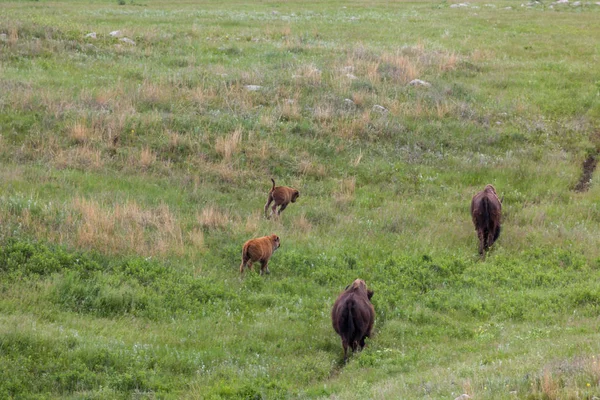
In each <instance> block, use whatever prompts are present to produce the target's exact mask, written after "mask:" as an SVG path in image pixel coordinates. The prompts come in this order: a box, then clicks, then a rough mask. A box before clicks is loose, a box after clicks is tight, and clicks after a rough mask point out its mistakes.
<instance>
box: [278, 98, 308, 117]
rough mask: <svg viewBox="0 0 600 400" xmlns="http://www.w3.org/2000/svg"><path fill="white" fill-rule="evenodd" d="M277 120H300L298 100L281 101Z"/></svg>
mask: <svg viewBox="0 0 600 400" xmlns="http://www.w3.org/2000/svg"><path fill="white" fill-rule="evenodd" d="M279 109H280V112H279V119H280V120H282V121H299V120H300V119H301V118H302V115H301V114H300V106H299V105H298V98H293V99H283V101H281V102H280V105H279Z"/></svg>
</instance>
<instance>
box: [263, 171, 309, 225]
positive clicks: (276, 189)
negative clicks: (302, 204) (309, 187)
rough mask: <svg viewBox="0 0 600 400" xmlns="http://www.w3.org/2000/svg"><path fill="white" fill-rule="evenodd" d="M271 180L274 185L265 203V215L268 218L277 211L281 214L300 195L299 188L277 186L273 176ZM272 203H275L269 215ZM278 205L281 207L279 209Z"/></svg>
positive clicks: (277, 213)
mask: <svg viewBox="0 0 600 400" xmlns="http://www.w3.org/2000/svg"><path fill="white" fill-rule="evenodd" d="M271 182H273V187H272V188H271V190H270V191H269V196H268V197H267V203H266V204H265V217H267V218H269V217H270V216H271V215H273V213H276V215H278V216H279V215H281V213H282V211H283V210H285V208H286V207H287V206H288V204H290V203H295V202H296V200H298V197H300V192H299V191H298V190H297V189H294V188H292V187H288V186H275V179H273V178H271ZM271 203H273V207H272V208H271V214H270V215H267V212H268V210H269V206H270V205H271ZM277 207H279V210H277Z"/></svg>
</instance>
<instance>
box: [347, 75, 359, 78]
mask: <svg viewBox="0 0 600 400" xmlns="http://www.w3.org/2000/svg"><path fill="white" fill-rule="evenodd" d="M346 78H348V79H358V78H357V77H356V75H354V74H346Z"/></svg>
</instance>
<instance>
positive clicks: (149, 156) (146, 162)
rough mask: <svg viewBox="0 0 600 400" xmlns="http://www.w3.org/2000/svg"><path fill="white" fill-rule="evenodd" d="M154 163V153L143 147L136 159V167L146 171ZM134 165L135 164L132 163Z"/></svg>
mask: <svg viewBox="0 0 600 400" xmlns="http://www.w3.org/2000/svg"><path fill="white" fill-rule="evenodd" d="M155 162H156V153H154V152H153V151H152V150H151V149H150V148H149V147H144V148H143V149H142V150H141V151H140V155H139V158H138V163H137V164H138V165H139V166H140V167H142V169H148V168H150V167H151V166H152V164H154V163H155ZM134 165H135V163H134Z"/></svg>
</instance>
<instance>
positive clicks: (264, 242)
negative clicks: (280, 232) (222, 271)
mask: <svg viewBox="0 0 600 400" xmlns="http://www.w3.org/2000/svg"><path fill="white" fill-rule="evenodd" d="M279 245H280V244H279V236H277V235H270V236H263V237H260V238H256V239H250V240H248V241H247V242H246V243H244V247H243V248H242V264H241V265H240V274H242V273H243V272H244V267H246V266H247V267H248V268H250V270H252V263H253V262H256V261H260V274H261V275H262V274H263V272H265V273H267V274H270V273H271V271H269V258H271V256H272V255H273V253H274V252H275V250H277V249H278V248H279Z"/></svg>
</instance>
